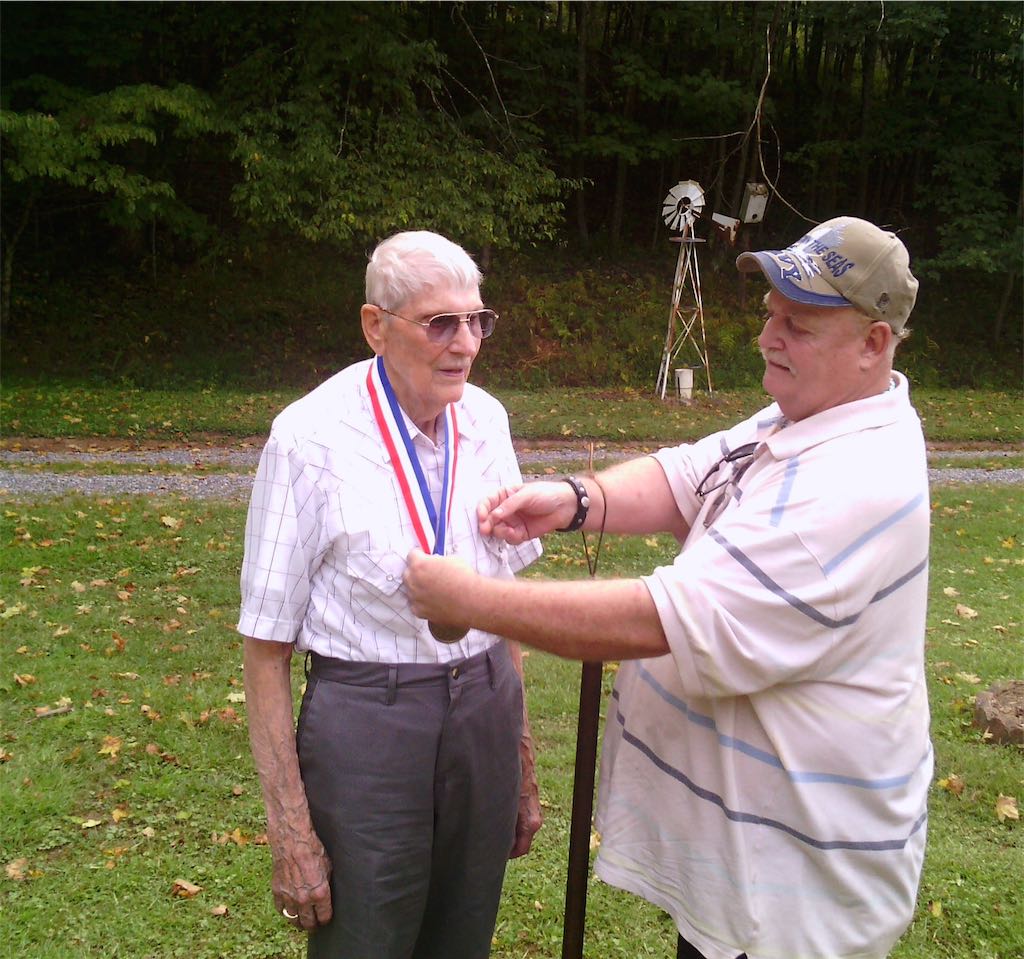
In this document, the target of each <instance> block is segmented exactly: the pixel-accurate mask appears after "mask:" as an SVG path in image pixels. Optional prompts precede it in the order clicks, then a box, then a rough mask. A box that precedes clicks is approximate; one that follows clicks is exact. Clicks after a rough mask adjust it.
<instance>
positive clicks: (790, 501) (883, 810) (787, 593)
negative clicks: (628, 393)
mask: <svg viewBox="0 0 1024 959" xmlns="http://www.w3.org/2000/svg"><path fill="white" fill-rule="evenodd" d="M746 444H750V453H749V455H748V456H746V457H744V458H742V459H740V458H736V459H735V460H734V461H733V462H731V463H728V462H727V463H723V464H722V466H720V467H719V469H717V470H714V471H713V472H712V477H711V481H710V482H707V483H705V488H712V489H711V491H710V492H708V493H707V494H706V495H705V496H704V497H700V496H698V495H696V493H695V490H696V488H697V486H698V484H699V483H700V481H701V479H702V478H703V477H704V476H705V475H706V474H708V473H709V471H712V467H714V466H715V464H716V463H718V462H719V460H721V459H722V457H723V456H724V455H725V454H726V453H731V452H733V451H735V450H738V449H739V448H740V447H743V446H744V445H746ZM655 455H656V457H657V459H658V461H659V463H660V464H661V465H662V467H663V469H664V471H665V475H666V476H667V478H668V481H669V484H670V485H671V488H672V491H673V494H674V496H675V499H676V502H677V505H678V507H679V510H680V512H681V514H682V515H683V517H684V518H685V519H686V520H687V522H688V523H689V524H690V527H691V532H690V534H689V536H688V538H687V540H686V542H685V543H684V544H683V547H682V550H681V552H680V553H679V555H678V557H677V558H676V560H675V562H674V563H673V564H672V565H671V566H666V567H662V568H659V569H657V570H655V571H654V573H652V574H651V575H650V576H648V577H645V579H644V582H645V583H646V585H647V587H648V589H649V590H650V593H651V596H652V597H653V599H654V602H655V604H656V606H657V610H658V615H659V617H660V619H661V623H662V626H663V628H664V630H665V635H666V637H667V638H668V642H669V646H670V648H671V652H670V654H668V655H665V656H662V657H659V658H656V659H648V660H639V661H636V662H633V663H626V664H623V666H622V667H621V669H620V671H619V674H618V678H617V682H616V685H615V690H614V693H613V697H612V702H611V704H610V707H609V714H608V717H607V723H606V731H605V741H604V749H603V755H602V767H601V785H600V798H599V806H598V829H599V831H600V832H601V834H602V843H601V848H600V853H599V857H598V860H597V866H596V871H597V873H598V875H599V876H600V877H601V878H602V879H603V880H605V881H607V882H609V883H611V884H613V885H616V886H620V887H622V888H624V889H628V890H630V891H632V892H634V893H636V894H638V895H640V896H642V897H644V898H645V899H648V900H649V901H651V902H653V903H655V904H656V905H658V906H660V907H661V908H663V909H665V910H666V911H667V912H668V913H669V914H670V915H671V916H672V917H673V918H674V920H675V922H676V925H677V927H678V928H679V930H680V932H681V933H682V934H683V936H684V937H685V938H686V939H687V940H689V941H690V942H691V943H693V944H694V946H696V948H698V949H699V950H700V951H701V952H702V953H703V954H704V955H705V956H707V957H708V959H734V957H735V956H736V955H737V954H739V953H740V952H744V951H745V952H746V953H747V955H748V957H749V959H822V957H829V959H840V957H848V959H853V957H857V959H869V957H883V956H885V955H886V954H887V953H888V951H889V950H890V948H891V947H892V945H893V943H894V942H895V941H896V939H897V938H898V937H899V936H900V934H901V933H902V932H903V930H904V929H905V928H906V926H907V924H908V923H909V921H910V919H911V916H912V914H913V909H914V903H915V898H916V893H917V885H918V880H919V878H920V871H921V864H922V859H923V855H924V846H925V826H926V819H927V812H926V800H927V791H928V785H929V781H930V779H931V774H932V749H931V744H930V740H929V714H928V702H927V693H926V687H925V674H924V632H925V611H926V602H927V570H928V533H929V499H928V480H927V467H926V458H925V446H924V439H923V436H922V433H921V426H920V422H919V420H918V417H917V415H916V413H915V412H914V410H913V408H912V406H911V405H910V401H909V396H908V386H907V381H906V379H905V378H904V377H902V376H901V375H899V374H894V387H893V388H892V389H891V390H890V391H889V392H887V393H884V394H881V395H878V396H873V397H870V398H868V399H864V400H859V401H857V402H853V403H847V404H844V405H841V406H838V407H835V408H833V409H831V410H827V411H825V412H822V413H819V414H817V415H815V416H812V417H809V418H807V419H804V420H801V421H799V422H795V423H787V422H786V421H785V419H784V418H783V416H782V414H781V411H780V410H779V408H778V406H777V405H774V404H773V405H772V406H770V407H768V408H766V409H765V410H762V411H761V412H760V413H758V414H757V415H755V416H753V417H752V418H750V419H749V420H747V421H746V422H744V423H741V424H739V425H738V426H736V427H734V428H733V429H730V430H728V431H725V432H723V433H719V434H715V435H713V436H710V437H707V438H705V439H703V440H701V441H700V442H698V443H696V444H693V445H686V446H681V447H678V448H674V449H666V450H662V451H660V452H659V453H657V454H655ZM730 477H732V478H734V479H730ZM716 486H717V488H713V487H716Z"/></svg>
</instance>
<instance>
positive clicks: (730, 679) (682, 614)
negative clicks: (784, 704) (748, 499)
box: [644, 516, 845, 698]
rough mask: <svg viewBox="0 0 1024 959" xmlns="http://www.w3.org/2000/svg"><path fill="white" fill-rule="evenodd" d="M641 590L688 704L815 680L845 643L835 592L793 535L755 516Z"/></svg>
mask: <svg viewBox="0 0 1024 959" xmlns="http://www.w3.org/2000/svg"><path fill="white" fill-rule="evenodd" d="M644 582H645V583H646V585H647V588H648V589H649V590H650V593H651V596H652V598H653V599H654V603H655V606H656V607H657V610H658V615H659V617H660V619H661V623H662V627H663V629H664V630H665V636H666V638H667V640H668V643H669V647H670V649H671V652H672V655H673V657H674V658H675V660H676V663H677V666H678V671H679V675H680V680H681V682H682V684H683V688H684V689H685V690H686V691H687V692H688V693H690V694H692V695H695V696H702V697H706V698H718V697H726V696H747V695H752V694H754V693H757V692H761V691H763V690H765V689H768V688H770V687H773V686H777V685H779V684H780V683H784V682H796V681H799V680H801V679H810V678H815V677H816V675H817V672H818V671H819V670H821V669H822V663H823V662H824V661H825V660H826V658H827V657H828V654H829V653H830V651H831V650H832V649H833V648H834V646H835V644H836V643H837V642H839V641H840V638H841V636H842V635H843V627H844V625H845V624H844V622H843V620H842V618H841V616H840V615H839V614H838V613H837V605H838V603H837V589H836V584H835V583H834V582H832V581H831V580H830V579H829V578H828V577H827V576H826V575H825V574H824V573H823V571H822V569H821V566H820V565H819V563H818V562H817V560H816V559H815V557H814V556H813V555H811V553H810V552H809V551H808V550H807V549H806V548H805V546H804V544H803V542H802V538H801V536H800V535H798V533H796V532H795V531H793V530H792V529H779V528H776V527H772V526H771V525H770V524H768V523H766V522H758V521H757V517H756V516H755V517H750V518H748V519H746V520H744V521H739V522H734V523H729V524H723V525H722V526H721V527H712V528H711V529H709V530H708V531H707V532H706V533H705V534H704V535H702V536H700V538H699V539H697V541H696V542H694V543H693V544H692V545H690V546H688V547H687V548H686V549H684V550H683V551H682V552H681V553H680V555H679V556H678V557H677V558H676V561H675V562H674V563H673V564H672V565H671V566H665V567H661V568H659V569H656V570H655V571H654V573H652V574H651V575H650V576H647V577H644Z"/></svg>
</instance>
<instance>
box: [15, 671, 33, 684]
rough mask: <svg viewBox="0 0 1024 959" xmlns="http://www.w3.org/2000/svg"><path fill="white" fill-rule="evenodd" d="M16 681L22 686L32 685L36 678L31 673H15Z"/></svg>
mask: <svg viewBox="0 0 1024 959" xmlns="http://www.w3.org/2000/svg"><path fill="white" fill-rule="evenodd" d="M14 681H15V682H16V683H17V684H18V685H19V686H21V687H25V686H31V685H32V684H33V683H34V682H35V681H36V678H35V676H33V675H32V674H31V673H15V674H14Z"/></svg>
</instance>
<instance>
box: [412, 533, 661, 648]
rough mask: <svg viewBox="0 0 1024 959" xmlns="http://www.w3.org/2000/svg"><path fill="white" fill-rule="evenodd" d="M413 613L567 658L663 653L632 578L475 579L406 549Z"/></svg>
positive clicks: (653, 614)
mask: <svg viewBox="0 0 1024 959" xmlns="http://www.w3.org/2000/svg"><path fill="white" fill-rule="evenodd" d="M405 587H406V590H407V591H408V593H409V598H410V602H411V604H412V609H413V612H415V613H416V615H417V616H421V617H423V618H424V619H428V620H435V621H438V622H457V623H460V624H463V625H468V626H473V627H476V628H477V629H483V630H486V631H487V632H489V633H496V634H497V635H499V636H505V637H506V638H508V639H512V640H516V641H518V642H520V643H524V644H526V645H528V646H534V647H536V648H537V649H543V650H546V651H547V652H550V653H555V654H556V655H558V656H564V657H566V658H568V659H580V660H586V661H592V662H596V661H601V660H615V659H639V658H643V657H646V656H660V655H662V654H663V653H667V652H668V643H667V641H666V639H665V634H664V632H663V630H662V627H661V620H660V619H659V618H658V613H657V610H656V608H655V605H654V600H653V599H652V598H651V594H650V593H649V592H648V590H647V587H646V586H645V585H644V584H643V582H641V581H640V580H638V579H609V580H584V581H581V582H569V583H567V582H555V581H550V580H547V581H541V580H525V579H495V578H490V577H485V576H480V575H479V574H477V573H476V572H474V571H473V570H472V569H470V568H469V566H467V565H466V564H465V563H464V562H463V561H462V560H460V559H458V558H448V557H442V556H428V555H427V554H425V553H423V552H422V551H420V550H418V549H415V550H413V551H412V552H411V553H410V554H409V564H408V567H407V568H406V572H405Z"/></svg>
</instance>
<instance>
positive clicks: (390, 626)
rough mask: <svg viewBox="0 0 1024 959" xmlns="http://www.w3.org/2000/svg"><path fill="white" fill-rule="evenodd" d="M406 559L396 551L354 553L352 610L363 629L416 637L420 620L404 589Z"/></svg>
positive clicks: (350, 563) (350, 560)
mask: <svg viewBox="0 0 1024 959" xmlns="http://www.w3.org/2000/svg"><path fill="white" fill-rule="evenodd" d="M405 567H406V562H405V557H404V556H401V555H399V554H398V553H396V552H394V551H393V550H369V551H366V552H350V553H348V554H347V555H346V557H345V570H346V573H347V574H348V576H349V578H350V580H351V583H352V591H351V595H350V597H349V607H350V608H351V610H352V615H353V616H354V617H355V619H356V621H357V622H358V623H359V624H360V626H361V627H362V628H363V629H386V630H388V631H389V632H393V633H397V634H400V635H414V634H415V633H416V632H417V629H418V620H417V618H416V616H414V615H413V612H412V610H411V609H410V608H409V601H408V598H407V597H406V594H405V590H404V589H403V588H402V576H403V575H404V573H405Z"/></svg>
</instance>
